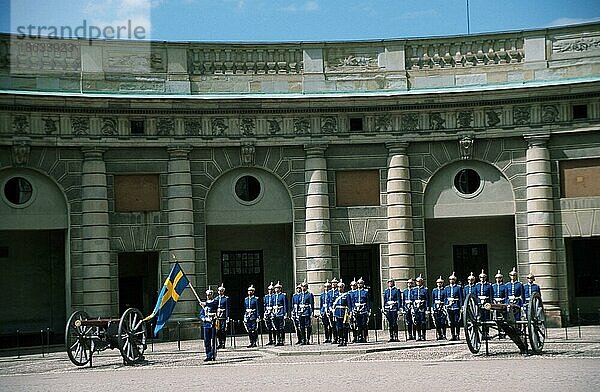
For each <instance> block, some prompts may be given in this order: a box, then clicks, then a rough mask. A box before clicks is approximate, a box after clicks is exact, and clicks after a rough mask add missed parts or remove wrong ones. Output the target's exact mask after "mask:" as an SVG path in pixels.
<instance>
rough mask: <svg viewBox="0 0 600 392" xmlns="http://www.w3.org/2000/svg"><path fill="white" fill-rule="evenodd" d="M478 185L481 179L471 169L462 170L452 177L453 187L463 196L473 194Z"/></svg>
mask: <svg viewBox="0 0 600 392" xmlns="http://www.w3.org/2000/svg"><path fill="white" fill-rule="evenodd" d="M480 185H481V177H479V174H478V173H477V172H476V171H475V170H473V169H462V170H461V171H459V172H458V173H457V174H456V176H455V177H454V186H455V187H456V189H457V190H458V191H459V192H460V193H462V194H464V195H470V194H473V193H475V192H476V191H477V190H478V189H479V186H480Z"/></svg>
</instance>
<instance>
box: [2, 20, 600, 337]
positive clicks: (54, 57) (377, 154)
mask: <svg viewBox="0 0 600 392" xmlns="http://www.w3.org/2000/svg"><path fill="white" fill-rule="evenodd" d="M0 88H1V89H2V91H1V92H0V190H1V197H0V198H1V200H0V263H1V265H2V267H1V268H2V272H3V276H4V287H5V292H6V293H11V294H10V295H9V298H5V306H3V311H2V312H0V334H5V335H6V334H12V333H14V332H15V331H16V330H17V329H20V330H22V331H29V330H31V331H35V330H38V331H39V329H40V328H45V327H49V328H51V329H52V330H53V331H55V333H56V334H57V336H60V335H61V334H62V331H63V329H64V325H65V320H66V317H68V315H69V314H70V313H71V311H72V310H75V309H84V310H86V311H87V312H88V313H89V314H90V316H92V317H97V316H113V317H116V316H118V314H119V313H120V312H121V311H123V310H124V309H125V308H126V307H129V306H136V307H139V308H140V309H142V311H143V312H144V313H150V311H151V310H152V308H153V306H154V301H155V299H156V295H157V290H159V289H160V286H161V285H162V282H163V281H164V279H165V277H166V275H167V274H168V273H169V270H170V266H171V265H170V263H171V261H172V255H175V256H176V258H177V259H178V260H179V262H180V264H181V266H182V268H183V269H184V271H185V272H186V274H187V275H188V278H189V279H190V281H191V282H192V284H193V285H194V287H195V288H196V291H197V292H199V293H202V292H204V290H205V289H206V288H208V287H209V286H210V287H212V288H215V287H216V286H217V285H219V284H220V283H224V285H225V286H226V288H227V292H228V294H229V295H230V296H231V297H232V299H233V300H234V303H239V304H240V305H239V307H241V303H240V301H241V300H240V298H241V297H242V296H243V295H244V294H245V291H246V287H247V286H248V285H249V284H254V285H255V287H257V289H258V293H259V294H260V293H262V292H263V291H264V288H265V287H266V286H267V285H268V284H269V282H271V281H277V280H279V281H281V282H282V284H283V285H284V290H285V291H287V292H289V293H290V292H292V291H293V286H295V283H296V282H300V281H303V280H304V279H306V280H307V282H308V283H309V285H310V288H311V290H313V291H314V292H315V293H320V292H321V288H322V283H323V282H325V281H326V280H327V279H331V278H333V277H338V278H339V277H340V276H341V277H342V279H343V280H344V281H350V280H352V279H353V278H357V279H358V278H359V277H363V279H365V280H366V281H367V284H368V285H370V286H371V289H372V291H373V292H374V294H375V295H374V298H373V301H374V302H375V306H377V307H380V306H381V299H380V295H379V294H378V293H381V291H382V290H383V288H385V282H386V281H387V279H388V278H390V277H391V278H393V279H395V280H397V282H398V285H399V286H404V285H405V281H406V279H407V278H409V277H415V276H418V275H419V274H422V275H423V276H424V277H425V278H426V283H427V284H428V285H429V287H430V288H432V287H433V286H434V285H435V284H434V282H435V279H437V277H438V276H440V275H441V276H442V277H443V278H446V279H447V277H448V275H449V274H450V273H452V272H453V271H456V274H457V276H459V279H460V280H462V281H463V282H464V281H465V278H466V276H467V275H468V274H469V273H470V272H474V273H475V274H476V275H477V274H479V272H480V271H481V270H482V269H484V270H485V271H486V272H487V273H488V275H490V276H492V277H493V275H495V274H496V271H497V270H501V271H502V272H503V273H504V275H505V276H506V277H508V272H509V271H510V270H511V269H512V268H513V267H516V269H517V271H518V272H519V274H520V277H521V280H523V279H524V276H525V275H527V274H528V273H529V272H532V273H533V274H535V276H536V281H537V283H538V284H539V285H540V286H541V288H542V296H543V299H544V302H545V305H546V312H547V316H548V317H549V319H550V320H549V321H550V323H551V324H554V325H560V324H566V323H569V322H570V321H572V320H573V317H574V315H575V313H576V312H577V309H579V311H580V312H581V313H582V314H587V313H590V314H592V313H593V314H596V312H597V309H598V308H599V307H600V294H599V293H600V278H599V277H598V276H599V275H598V273H597V271H596V270H595V268H598V265H599V264H598V260H600V257H599V256H600V180H599V179H600V133H599V129H600V24H587V25H579V26H571V27H563V28H552V29H544V30H533V31H520V32H509V33H498V34H486V35H468V36H455V37H439V38H425V39H402V40H380V41H361V42H302V43H265V44H241V43H240V44H236V43H218V44H217V43H196V42H123V41H85V40H46V39H31V40H26V39H21V38H19V37H16V36H9V35H4V36H2V37H0ZM234 310H235V312H239V308H237V309H234ZM197 312H198V306H197V303H196V301H195V299H194V297H193V295H192V294H191V293H187V292H186V293H185V294H184V296H183V297H182V299H181V300H180V303H179V304H178V305H177V307H176V308H175V315H174V316H173V317H174V318H176V319H186V318H193V317H195V316H196V314H197ZM239 316H240V317H241V313H240V315H239ZM233 317H234V318H235V316H233ZM238 318H239V317H238Z"/></svg>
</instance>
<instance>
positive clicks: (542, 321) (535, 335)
mask: <svg viewBox="0 0 600 392" xmlns="http://www.w3.org/2000/svg"><path fill="white" fill-rule="evenodd" d="M527 333H528V335H529V345H530V346H531V351H533V352H534V353H535V354H540V353H541V352H542V349H543V348H544V342H545V341H546V314H545V313H544V304H543V303H542V297H541V296H540V293H533V295H532V296H531V298H529V305H528V306H527Z"/></svg>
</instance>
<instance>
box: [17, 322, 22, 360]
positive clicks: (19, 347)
mask: <svg viewBox="0 0 600 392" xmlns="http://www.w3.org/2000/svg"><path fill="white" fill-rule="evenodd" d="M17 358H21V330H19V329H17Z"/></svg>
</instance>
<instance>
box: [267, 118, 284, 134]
mask: <svg viewBox="0 0 600 392" xmlns="http://www.w3.org/2000/svg"><path fill="white" fill-rule="evenodd" d="M267 124H268V127H269V133H270V134H271V135H277V134H279V133H280V132H281V128H282V125H283V120H282V119H280V118H272V119H268V120H267Z"/></svg>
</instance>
